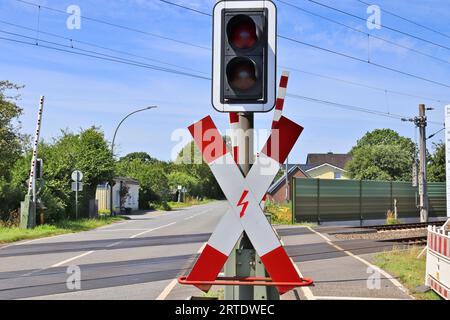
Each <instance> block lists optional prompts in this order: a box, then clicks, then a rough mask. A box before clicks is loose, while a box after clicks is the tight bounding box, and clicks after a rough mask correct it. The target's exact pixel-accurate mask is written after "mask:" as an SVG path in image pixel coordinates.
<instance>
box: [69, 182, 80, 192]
mask: <svg viewBox="0 0 450 320" xmlns="http://www.w3.org/2000/svg"><path fill="white" fill-rule="evenodd" d="M72 191H77V192H78V191H83V183H82V182H72Z"/></svg>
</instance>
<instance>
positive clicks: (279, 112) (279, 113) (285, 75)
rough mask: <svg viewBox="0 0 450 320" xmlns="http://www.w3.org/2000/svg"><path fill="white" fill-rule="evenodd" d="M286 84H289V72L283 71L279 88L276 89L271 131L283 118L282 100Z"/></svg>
mask: <svg viewBox="0 0 450 320" xmlns="http://www.w3.org/2000/svg"><path fill="white" fill-rule="evenodd" d="M288 82H289V72H288V71H283V72H282V73H281V80H280V87H279V88H278V96H277V102H276V105H275V113H274V115H273V122H272V129H274V128H275V127H276V126H277V124H278V121H280V119H281V117H282V116H283V109H284V100H285V99H286V90H287V86H288Z"/></svg>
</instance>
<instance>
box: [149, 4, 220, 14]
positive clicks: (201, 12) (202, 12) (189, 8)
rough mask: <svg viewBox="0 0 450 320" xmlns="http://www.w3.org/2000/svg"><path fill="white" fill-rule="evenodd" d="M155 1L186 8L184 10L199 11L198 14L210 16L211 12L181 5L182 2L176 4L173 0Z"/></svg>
mask: <svg viewBox="0 0 450 320" xmlns="http://www.w3.org/2000/svg"><path fill="white" fill-rule="evenodd" d="M157 1H160V2H164V3H165V4H169V5H172V6H175V7H179V8H182V9H186V10H189V11H193V12H196V13H200V14H202V15H205V16H210V17H211V16H212V14H210V13H207V12H204V11H200V10H198V9H194V8H191V7H188V6H185V5H182V4H178V3H175V2H171V1H166V0H157Z"/></svg>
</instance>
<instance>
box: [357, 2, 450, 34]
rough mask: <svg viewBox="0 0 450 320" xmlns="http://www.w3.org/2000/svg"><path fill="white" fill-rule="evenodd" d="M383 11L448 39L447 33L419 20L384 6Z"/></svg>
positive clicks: (366, 3) (368, 4)
mask: <svg viewBox="0 0 450 320" xmlns="http://www.w3.org/2000/svg"><path fill="white" fill-rule="evenodd" d="M356 1H358V2H360V3H362V4H365V5H367V6H370V5H371V4H370V3H368V2H365V1H362V0H356ZM383 12H386V13H387V14H390V15H391V16H394V17H396V18H399V19H402V20H404V21H406V22H409V23H412V24H414V25H416V26H418V27H421V28H423V29H425V30H428V31H431V32H434V33H437V34H439V35H441V36H443V37H446V38H449V39H450V36H449V35H447V34H445V33H443V32H441V31H439V30H436V29H433V28H430V27H428V26H426V25H424V24H421V23H419V22H416V21H414V20H411V19H408V18H405V17H402V16H400V15H398V14H396V13H394V12H392V11H388V10H386V9H385V8H383Z"/></svg>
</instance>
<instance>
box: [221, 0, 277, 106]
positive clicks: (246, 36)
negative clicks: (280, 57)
mask: <svg viewBox="0 0 450 320" xmlns="http://www.w3.org/2000/svg"><path fill="white" fill-rule="evenodd" d="M213 30H214V31H213V81H212V104H213V106H214V108H215V109H216V110H218V111H220V112H269V111H271V110H272V109H273V108H274V106H275V100H276V99H275V95H276V44H277V43H276V7H275V5H274V4H273V2H271V1H270V0H264V1H259V0H256V1H240V0H237V1H220V2H218V3H217V4H216V6H215V7H214V27H213Z"/></svg>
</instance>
